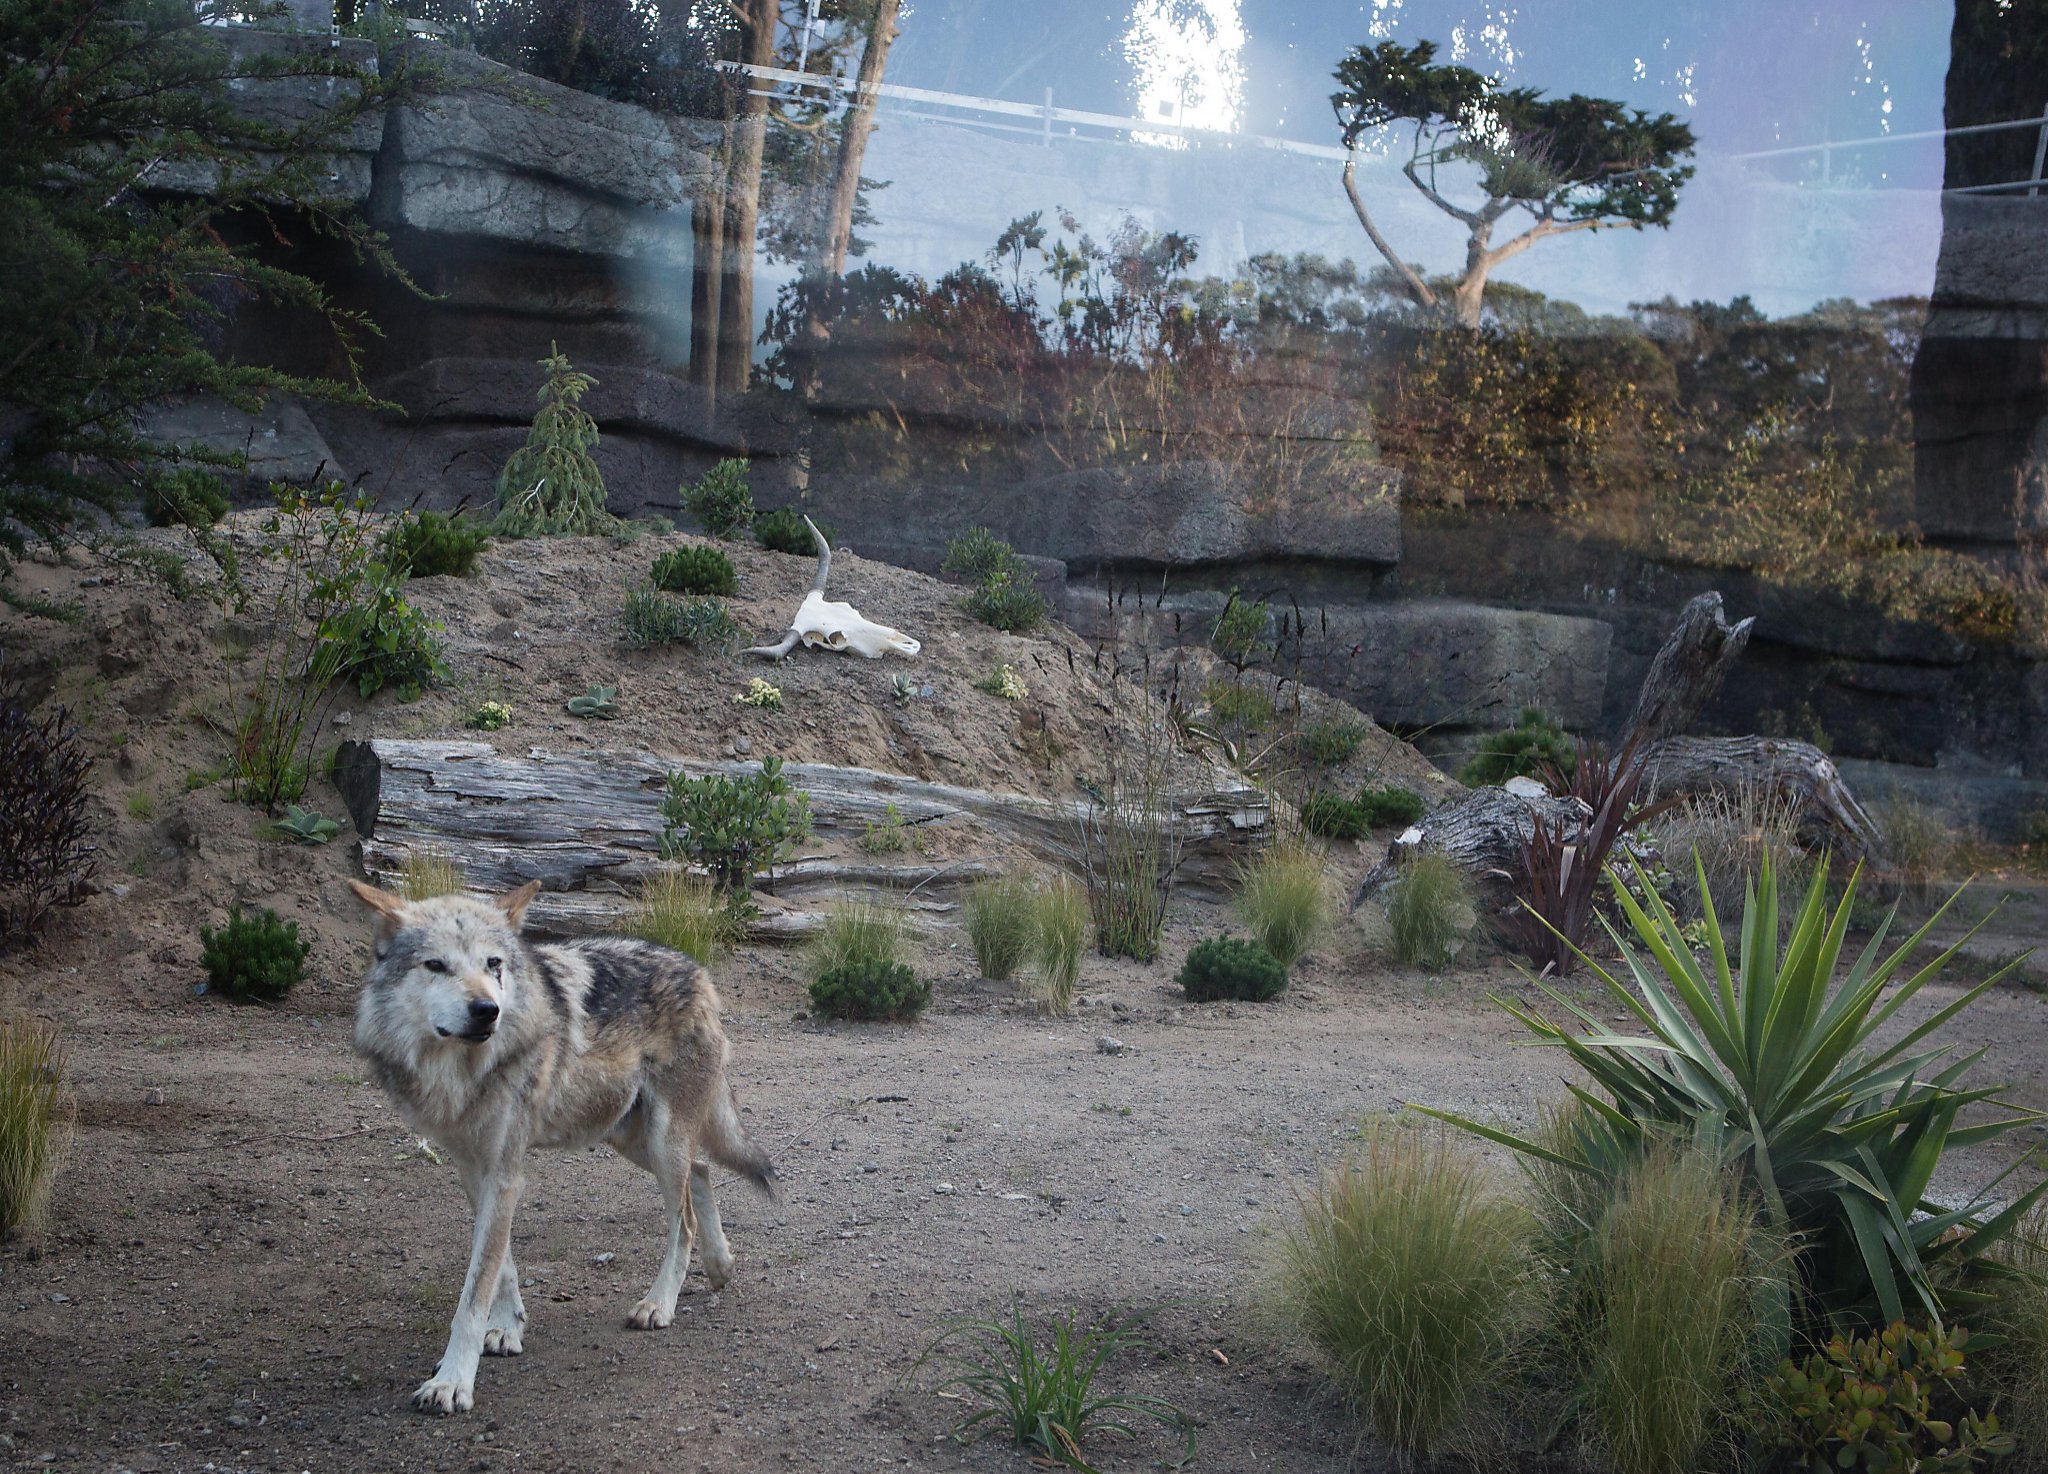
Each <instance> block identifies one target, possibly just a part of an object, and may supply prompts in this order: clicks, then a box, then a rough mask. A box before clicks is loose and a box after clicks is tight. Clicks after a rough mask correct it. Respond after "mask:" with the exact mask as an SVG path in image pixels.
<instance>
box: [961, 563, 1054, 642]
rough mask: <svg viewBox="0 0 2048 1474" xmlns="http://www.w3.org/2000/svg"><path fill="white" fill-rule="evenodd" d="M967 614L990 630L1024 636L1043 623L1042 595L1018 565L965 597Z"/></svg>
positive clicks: (982, 583)
mask: <svg viewBox="0 0 2048 1474" xmlns="http://www.w3.org/2000/svg"><path fill="white" fill-rule="evenodd" d="M967 612H968V614H970V615H972V616H973V617H974V618H975V619H978V620H980V621H981V622H982V623H983V624H985V625H988V626H989V627H990V628H992V629H999V630H1002V631H1003V632H1004V633H1005V634H1012V635H1024V634H1029V633H1030V632H1031V631H1032V630H1035V629H1037V628H1038V627H1039V626H1040V625H1041V624H1043V623H1045V615H1046V605H1045V596H1044V595H1043V594H1041V593H1039V592H1038V583H1037V581H1036V580H1035V579H1033V578H1032V576H1031V570H1030V569H1028V568H1026V567H1024V566H1023V565H1022V564H1021V563H1020V564H1019V566H1018V567H1017V568H1016V569H1015V570H1013V571H1009V572H1003V573H997V574H992V575H990V576H989V577H988V578H985V579H983V580H982V581H981V583H980V585H979V586H978V587H977V588H976V589H975V590H974V592H973V593H971V594H969V595H968V596H967Z"/></svg>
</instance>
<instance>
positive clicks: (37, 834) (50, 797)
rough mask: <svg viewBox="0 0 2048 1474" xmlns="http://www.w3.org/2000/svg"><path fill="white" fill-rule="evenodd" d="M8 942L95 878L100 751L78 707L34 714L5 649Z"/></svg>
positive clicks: (2, 834) (1, 689)
mask: <svg viewBox="0 0 2048 1474" xmlns="http://www.w3.org/2000/svg"><path fill="white" fill-rule="evenodd" d="M0 753H5V754H6V757H5V758H4V759H0V943H9V942H17V941H28V940H31V939H32V938H34V936H35V934H36V933H37V931H39V930H40V929H41V927H42V925H43V922H44V919H45V918H46V917H47V916H48V915H49V912H50V908H51V907H52V906H75V905H77V904H78V903H79V902H80V901H82V900H84V899H85V893H86V883H87V882H88V881H90V880H91V879H92V875H93V871H94V869H95V868H96V862H95V861H94V860H93V854H94V850H95V848H96V847H95V846H94V845H93V843H92V839H91V835H92V829H91V825H90V823H89V821H88V815H87V812H86V805H87V802H88V800H89V799H90V797H91V794H90V791H89V790H88V789H87V787H86V778H87V775H89V774H90V773H91V772H92V754H91V753H89V752H87V751H86V748H85V743H84V742H83V741H82V740H81V739H80V737H79V731H78V728H77V727H75V726H73V725H72V723H71V713H70V712H69V711H68V710H66V709H65V708H64V707H62V706H53V707H51V708H49V709H48V710H46V711H45V712H44V714H43V715H42V716H41V717H35V716H32V715H31V714H30V711H29V702H28V692H27V690H26V688H25V686H24V684H23V682H22V679H21V676H20V673H19V672H18V671H17V670H16V668H15V667H14V666H12V665H10V664H9V663H8V662H7V660H6V659H5V658H4V656H0Z"/></svg>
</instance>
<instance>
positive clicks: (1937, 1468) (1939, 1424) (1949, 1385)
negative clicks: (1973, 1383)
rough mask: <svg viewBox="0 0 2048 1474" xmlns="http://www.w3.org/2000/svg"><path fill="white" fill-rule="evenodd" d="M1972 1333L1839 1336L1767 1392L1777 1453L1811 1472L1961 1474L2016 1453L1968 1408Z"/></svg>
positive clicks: (1895, 1328)
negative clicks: (1967, 1357)
mask: <svg viewBox="0 0 2048 1474" xmlns="http://www.w3.org/2000/svg"><path fill="white" fill-rule="evenodd" d="M1968 1342H1969V1332H1968V1331H1966V1330H1964V1329H1963V1328H1962V1327H1960V1326H1958V1327H1957V1328H1956V1329H1955V1330H1954V1331H1953V1332H1950V1331H1945V1330H1943V1329H1942V1328H1941V1327H1940V1326H1938V1325H1937V1326H1936V1327H1934V1328H1933V1329H1932V1330H1926V1331H1920V1330H1915V1329H1913V1328H1912V1327H1910V1326H1907V1325H1905V1324H1903V1323H1901V1322H1894V1323H1893V1324H1891V1325H1889V1326H1887V1327H1885V1329H1884V1330H1883V1331H1881V1332H1879V1333H1878V1334H1877V1335H1874V1336H1857V1337H1853V1338H1852V1337H1844V1336H1837V1337H1835V1338H1834V1339H1833V1340H1831V1341H1829V1342H1828V1344H1827V1345H1826V1347H1824V1348H1823V1349H1822V1350H1820V1351H1818V1352H1816V1353H1814V1354H1813V1355H1812V1356H1809V1357H1807V1358H1806V1360H1805V1361H1804V1363H1796V1364H1795V1363H1794V1362H1791V1361H1787V1362H1785V1364H1784V1365H1783V1366H1781V1367H1780V1368H1779V1369H1778V1373H1777V1375H1776V1376H1774V1377H1772V1378H1771V1379H1770V1381H1769V1383H1768V1384H1767V1389H1766V1394H1765V1398H1764V1409H1765V1412H1766V1417H1767V1418H1768V1417H1770V1415H1772V1414H1775V1418H1774V1419H1772V1421H1774V1423H1775V1431H1776V1433H1777V1436H1778V1441H1779V1444H1780V1446H1781V1447H1783V1448H1786V1449H1789V1450H1791V1452H1792V1454H1793V1457H1794V1458H1795V1459H1796V1460H1797V1461H1798V1463H1799V1464H1800V1466H1801V1467H1803V1468H1809V1469H1867V1470H1884V1471H1890V1470H1902V1471H1903V1470H1916V1471H1919V1470H1924V1471H1928V1474H1966V1471H1968V1470H1970V1469H1974V1468H1976V1467H1977V1466H1978V1465H1979V1464H1981V1463H1984V1462H1986V1461H1988V1460H1989V1459H1992V1458H1996V1457H1998V1456H1999V1455H2000V1454H2004V1453H2009V1452H2011V1450H2012V1444H2013V1440H2012V1437H2011V1436H2010V1435H2009V1434H2005V1433H2001V1432H1999V1429H1998V1419H1997V1417H1996V1416H1995V1415H1993V1414H1989V1413H1985V1414H1979V1413H1977V1412H1975V1411H1973V1410H1971V1409H1970V1408H1968V1407H1966V1406H1965V1405H1964V1401H1963V1394H1962V1391H1961V1384H1962V1381H1963V1370H1964V1356H1963V1351H1964V1347H1965V1346H1966V1345H1967V1344H1968Z"/></svg>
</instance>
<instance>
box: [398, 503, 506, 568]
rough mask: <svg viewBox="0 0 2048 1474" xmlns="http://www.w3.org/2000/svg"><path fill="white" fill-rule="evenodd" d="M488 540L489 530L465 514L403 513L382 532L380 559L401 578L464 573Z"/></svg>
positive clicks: (474, 563) (471, 566)
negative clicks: (382, 542)
mask: <svg viewBox="0 0 2048 1474" xmlns="http://www.w3.org/2000/svg"><path fill="white" fill-rule="evenodd" d="M490 540H491V534H490V530H489V529H488V528H486V527H485V526H484V524H483V523H481V522H475V521H472V520H470V519H469V518H467V517H450V516H447V515H445V514H443V513H441V512H421V513H419V514H418V515H413V514H412V513H406V514H404V515H402V516H401V517H400V518H399V519H398V521H397V522H395V523H393V524H392V526H391V530H390V531H388V532H386V533H385V534H384V561H385V563H386V564H387V565H388V566H389V567H390V568H391V569H392V571H393V572H395V573H397V574H398V575H399V576H400V577H401V578H406V577H410V578H441V577H445V576H449V575H454V576H457V577H464V576H467V575H468V574H469V572H470V571H471V570H472V569H474V568H475V567H476V555H477V554H478V553H481V552H482V551H483V550H484V546H485V544H487V543H489V542H490Z"/></svg>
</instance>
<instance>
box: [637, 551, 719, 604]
mask: <svg viewBox="0 0 2048 1474" xmlns="http://www.w3.org/2000/svg"><path fill="white" fill-rule="evenodd" d="M653 577H654V586H655V587H656V588H658V589H662V590H665V591H666V592H668V593H671V594H724V595H731V594H736V593H738V592H739V588H740V576H739V574H738V573H737V572H735V571H734V569H733V566H732V559H730V558H728V557H727V556H726V555H725V554H724V553H723V552H722V551H720V550H719V549H717V548H699V547H686V548H672V549H670V550H669V551H668V552H666V553H663V554H662V555H661V556H660V557H659V558H656V559H655V560H654V574H653Z"/></svg>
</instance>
